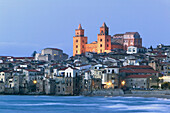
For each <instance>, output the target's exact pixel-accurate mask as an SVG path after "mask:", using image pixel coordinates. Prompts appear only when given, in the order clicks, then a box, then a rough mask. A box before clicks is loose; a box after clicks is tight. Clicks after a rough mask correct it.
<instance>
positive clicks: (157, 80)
mask: <svg viewBox="0 0 170 113" xmlns="http://www.w3.org/2000/svg"><path fill="white" fill-rule="evenodd" d="M159 81H160V79H159V78H157V79H156V82H157V89H158V88H159Z"/></svg>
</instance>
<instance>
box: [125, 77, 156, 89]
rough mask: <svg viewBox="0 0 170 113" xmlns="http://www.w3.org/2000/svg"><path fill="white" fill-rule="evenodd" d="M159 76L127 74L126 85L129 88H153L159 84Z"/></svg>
mask: <svg viewBox="0 0 170 113" xmlns="http://www.w3.org/2000/svg"><path fill="white" fill-rule="evenodd" d="M157 79H158V77H156V76H154V75H130V76H127V77H126V79H125V81H126V83H125V86H127V87H128V88H147V89H148V88H151V86H157Z"/></svg>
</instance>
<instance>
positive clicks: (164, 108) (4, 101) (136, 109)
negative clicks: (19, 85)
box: [0, 95, 170, 113]
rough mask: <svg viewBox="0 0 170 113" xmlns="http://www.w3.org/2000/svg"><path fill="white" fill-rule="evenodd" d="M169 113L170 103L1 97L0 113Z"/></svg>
mask: <svg viewBox="0 0 170 113" xmlns="http://www.w3.org/2000/svg"><path fill="white" fill-rule="evenodd" d="M145 112H146V113H170V99H162V98H144V97H121V96H117V97H84V96H16V95H0V113H145Z"/></svg>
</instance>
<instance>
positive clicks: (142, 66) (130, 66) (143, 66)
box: [122, 65, 152, 69]
mask: <svg viewBox="0 0 170 113" xmlns="http://www.w3.org/2000/svg"><path fill="white" fill-rule="evenodd" d="M122 68H132V69H133V68H145V69H152V67H150V66H148V65H140V66H135V65H127V66H124V67H122Z"/></svg>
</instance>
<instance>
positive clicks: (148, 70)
mask: <svg viewBox="0 0 170 113" xmlns="http://www.w3.org/2000/svg"><path fill="white" fill-rule="evenodd" d="M120 72H121V73H123V72H124V73H159V72H158V71H155V70H153V69H125V70H121V71H120Z"/></svg>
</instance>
